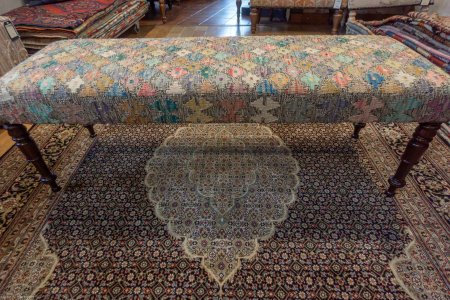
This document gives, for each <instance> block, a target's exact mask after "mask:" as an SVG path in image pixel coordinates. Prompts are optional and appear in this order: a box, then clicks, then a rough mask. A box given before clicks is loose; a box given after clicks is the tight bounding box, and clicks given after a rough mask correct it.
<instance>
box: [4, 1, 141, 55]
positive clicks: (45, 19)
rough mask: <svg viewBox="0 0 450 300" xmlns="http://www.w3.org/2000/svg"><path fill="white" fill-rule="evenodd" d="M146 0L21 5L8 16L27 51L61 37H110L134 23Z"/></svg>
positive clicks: (139, 15)
mask: <svg viewBox="0 0 450 300" xmlns="http://www.w3.org/2000/svg"><path fill="white" fill-rule="evenodd" d="M147 10H148V4H147V1H146V0H130V1H127V0H70V1H64V2H58V3H53V4H45V5H39V6H23V7H19V8H17V9H14V10H12V11H10V12H8V13H6V14H5V15H6V16H8V17H9V18H11V20H12V21H13V23H14V25H15V26H16V28H17V30H18V32H19V34H20V36H21V38H22V41H23V43H24V45H25V47H26V48H27V50H28V51H30V52H34V51H36V50H39V49H42V48H44V47H45V46H46V45H48V44H50V43H52V42H54V41H58V40H63V39H73V38H113V37H117V36H118V35H120V34H121V33H122V32H123V31H125V30H126V29H128V28H130V27H131V26H133V25H134V24H136V23H137V22H138V21H139V20H140V19H141V18H142V17H143V16H144V15H145V14H146V12H147Z"/></svg>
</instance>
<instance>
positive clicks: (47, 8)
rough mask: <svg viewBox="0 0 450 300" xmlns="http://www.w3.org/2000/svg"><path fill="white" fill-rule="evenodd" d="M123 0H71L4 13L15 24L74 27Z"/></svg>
mask: <svg viewBox="0 0 450 300" xmlns="http://www.w3.org/2000/svg"><path fill="white" fill-rule="evenodd" d="M125 1H126V0H72V1H65V2H60V3H54V4H46V5H40V6H33V7H29V6H22V7H19V8H16V9H14V10H12V11H10V12H8V13H6V14H5V15H6V16H8V17H9V18H11V20H12V21H13V23H14V25H16V26H20V25H24V26H37V27H43V28H69V29H74V28H76V27H78V26H80V25H81V24H83V22H85V21H86V20H88V19H89V18H90V17H92V16H93V15H96V14H97V13H99V12H102V11H104V10H105V9H106V8H108V7H110V6H111V5H118V4H121V3H123V2H125Z"/></svg>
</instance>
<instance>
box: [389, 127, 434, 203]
mask: <svg viewBox="0 0 450 300" xmlns="http://www.w3.org/2000/svg"><path fill="white" fill-rule="evenodd" d="M440 127H441V123H420V124H419V126H417V128H416V131H415V132H414V134H413V136H412V138H411V140H410V141H409V143H408V145H407V146H406V149H405V152H403V155H402V158H401V161H400V165H399V167H398V169H397V172H395V175H394V176H391V177H390V178H389V189H388V190H387V191H386V195H388V196H389V197H392V196H394V195H395V190H396V189H398V188H401V187H404V186H405V185H406V181H405V178H406V176H408V174H409V171H411V168H412V167H413V166H414V165H415V164H417V163H418V162H419V160H420V158H421V157H422V155H423V154H424V153H425V151H426V150H427V149H428V146H429V145H430V142H431V141H432V140H433V138H434V137H435V136H436V134H437V131H438V130H439V128H440Z"/></svg>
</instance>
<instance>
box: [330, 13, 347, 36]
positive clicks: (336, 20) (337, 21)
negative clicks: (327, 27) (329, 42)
mask: <svg viewBox="0 0 450 300" xmlns="http://www.w3.org/2000/svg"><path fill="white" fill-rule="evenodd" d="M343 16H344V11H343V10H342V9H336V11H335V12H334V15H333V28H332V29H331V34H338V32H339V29H340V27H341V21H342V17H343Z"/></svg>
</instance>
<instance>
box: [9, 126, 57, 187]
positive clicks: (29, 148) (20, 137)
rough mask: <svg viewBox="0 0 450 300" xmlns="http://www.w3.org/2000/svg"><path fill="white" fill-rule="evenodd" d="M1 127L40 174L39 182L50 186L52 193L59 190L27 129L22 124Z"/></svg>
mask: <svg viewBox="0 0 450 300" xmlns="http://www.w3.org/2000/svg"><path fill="white" fill-rule="evenodd" d="M3 126H4V128H5V129H6V130H7V131H8V134H9V135H10V136H11V137H12V139H13V141H14V142H15V143H16V146H17V147H18V148H19V149H20V151H22V153H23V154H24V155H25V157H26V158H27V161H28V162H31V163H32V164H33V165H34V166H35V167H36V169H37V170H38V172H39V174H41V182H42V183H45V184H48V185H50V187H51V189H52V191H54V192H57V191H59V190H61V187H60V186H58V184H57V183H56V175H55V174H53V173H52V172H51V171H50V169H49V168H48V166H47V164H46V163H45V161H44V159H43V158H42V154H41V152H40V151H39V148H38V146H37V145H36V142H35V141H34V140H33V139H32V138H31V137H30V135H29V133H28V130H27V128H26V127H25V126H23V125H22V124H5V125H3Z"/></svg>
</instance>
